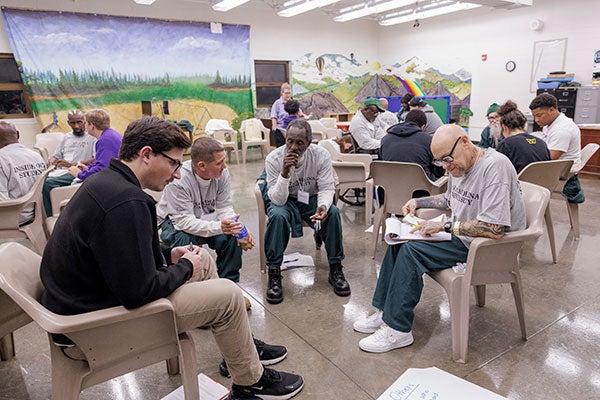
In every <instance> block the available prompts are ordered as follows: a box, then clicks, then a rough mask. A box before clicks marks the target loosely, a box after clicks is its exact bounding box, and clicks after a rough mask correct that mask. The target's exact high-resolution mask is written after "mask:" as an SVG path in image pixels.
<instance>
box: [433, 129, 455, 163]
mask: <svg viewBox="0 0 600 400" xmlns="http://www.w3.org/2000/svg"><path fill="white" fill-rule="evenodd" d="M460 139H462V136H459V137H458V139H456V142H454V146H452V149H451V150H450V153H449V154H448V155H447V156H444V157H441V158H440V159H439V160H433V165H435V166H436V167H441V166H442V165H443V164H442V163H446V164H450V163H451V162H452V161H454V157H452V154H453V153H454V149H456V145H457V144H458V142H460Z"/></svg>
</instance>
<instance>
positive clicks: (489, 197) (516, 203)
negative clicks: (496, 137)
mask: <svg viewBox="0 0 600 400" xmlns="http://www.w3.org/2000/svg"><path fill="white" fill-rule="evenodd" d="M445 197H446V201H448V205H449V207H450V209H451V210H452V218H453V220H457V221H470V220H475V219H477V220H479V221H482V222H487V223H489V224H497V225H503V226H505V227H506V229H507V230H510V231H519V230H523V229H525V227H526V221H527V218H526V215H525V205H524V203H523V197H522V194H521V186H520V185H519V180H518V178H517V174H516V172H515V168H514V167H513V165H512V164H511V163H510V160H509V159H508V158H507V157H506V156H505V155H504V154H501V153H498V152H497V151H496V150H494V149H486V150H485V151H484V155H483V157H482V158H481V159H480V160H479V161H478V162H476V163H475V165H474V166H473V167H471V169H469V170H468V171H466V172H465V174H464V175H463V176H462V177H460V178H454V177H453V176H450V178H449V179H448V190H447V191H446V194H445ZM460 239H461V240H462V241H463V243H464V244H465V245H466V246H468V245H469V244H470V243H471V242H472V241H473V239H474V238H472V237H468V236H460Z"/></svg>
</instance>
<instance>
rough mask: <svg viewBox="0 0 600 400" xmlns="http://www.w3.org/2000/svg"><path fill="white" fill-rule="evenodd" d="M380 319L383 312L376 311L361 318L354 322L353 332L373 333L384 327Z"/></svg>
mask: <svg viewBox="0 0 600 400" xmlns="http://www.w3.org/2000/svg"><path fill="white" fill-rule="evenodd" d="M382 317H383V311H380V310H377V311H375V312H374V313H373V314H371V315H369V316H367V317H363V318H360V319H357V320H356V321H354V325H353V328H354V330H355V331H357V332H360V333H374V332H375V331H377V329H379V328H380V327H381V326H383V325H385V323H384V322H383V319H382Z"/></svg>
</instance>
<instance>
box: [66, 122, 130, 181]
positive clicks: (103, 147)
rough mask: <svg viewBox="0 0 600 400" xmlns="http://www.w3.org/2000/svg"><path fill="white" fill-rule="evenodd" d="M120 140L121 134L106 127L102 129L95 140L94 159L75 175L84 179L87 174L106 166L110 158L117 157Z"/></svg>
mask: <svg viewBox="0 0 600 400" xmlns="http://www.w3.org/2000/svg"><path fill="white" fill-rule="evenodd" d="M122 140H123V135H121V134H120V133H119V132H117V131H115V130H114V129H112V128H108V129H106V130H104V131H103V132H102V134H101V135H100V138H99V139H98V141H97V142H96V160H94V162H93V163H91V164H90V165H88V169H86V170H85V171H81V172H80V173H79V174H78V175H77V178H78V179H81V180H84V179H85V178H87V177H88V176H90V175H93V174H95V173H96V172H100V171H102V170H103V169H104V168H106V167H107V166H108V164H109V163H110V159H111V158H118V156H119V149H120V148H121V141H122Z"/></svg>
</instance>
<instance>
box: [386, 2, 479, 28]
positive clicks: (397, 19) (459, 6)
mask: <svg viewBox="0 0 600 400" xmlns="http://www.w3.org/2000/svg"><path fill="white" fill-rule="evenodd" d="M477 7H481V5H480V4H473V3H455V4H452V5H449V6H445V7H438V8H433V9H431V10H427V11H418V12H415V13H413V14H409V15H398V14H392V15H391V16H388V17H387V18H385V19H382V20H381V21H379V25H383V26H389V25H395V24H402V23H405V22H412V21H415V20H417V19H425V18H431V17H436V16H438V15H443V14H450V13H453V12H457V11H464V10H471V9H473V8H477Z"/></svg>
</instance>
